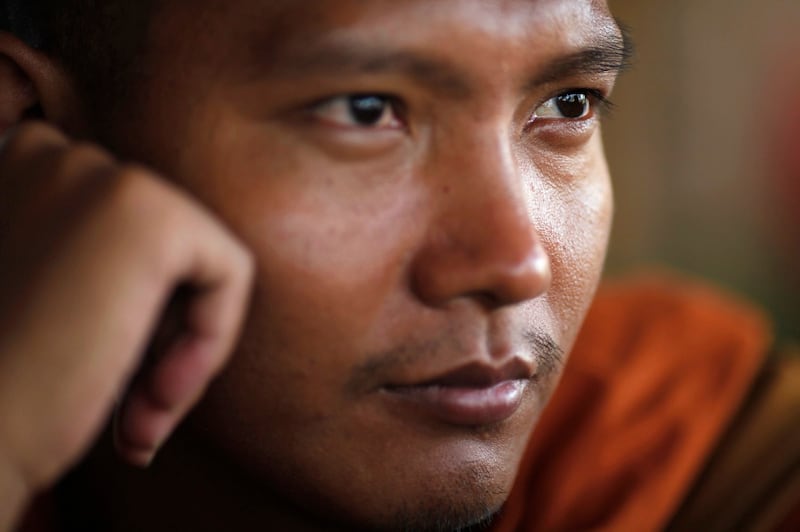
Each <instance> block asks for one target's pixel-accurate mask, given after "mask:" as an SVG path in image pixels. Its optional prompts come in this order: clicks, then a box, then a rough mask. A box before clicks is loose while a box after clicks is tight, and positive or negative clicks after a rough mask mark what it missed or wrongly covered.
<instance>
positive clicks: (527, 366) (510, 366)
mask: <svg viewBox="0 0 800 532" xmlns="http://www.w3.org/2000/svg"><path fill="white" fill-rule="evenodd" d="M535 372H536V365H535V364H534V363H532V362H530V361H528V360H525V359H523V358H520V357H513V358H511V359H510V360H507V361H506V362H504V363H501V364H498V365H493V364H488V363H486V362H471V363H468V364H464V365H462V366H458V367H456V368H453V369H451V370H447V371H444V372H442V373H441V374H439V375H437V376H435V377H433V378H430V379H424V380H420V381H417V382H414V383H408V384H393V385H389V386H388V387H387V388H389V389H399V388H421V387H426V386H444V387H453V388H490V387H492V386H495V385H497V384H500V383H501V382H507V381H515V380H527V379H531V378H532V377H533V376H534V375H535Z"/></svg>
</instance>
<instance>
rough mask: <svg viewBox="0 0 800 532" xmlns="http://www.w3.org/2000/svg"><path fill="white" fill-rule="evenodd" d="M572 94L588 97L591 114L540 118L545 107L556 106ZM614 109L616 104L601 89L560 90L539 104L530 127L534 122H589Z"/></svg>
mask: <svg viewBox="0 0 800 532" xmlns="http://www.w3.org/2000/svg"><path fill="white" fill-rule="evenodd" d="M570 94H583V95H585V96H587V98H588V100H589V112H588V113H587V115H586V116H582V117H576V118H570V117H552V116H540V115H537V112H538V111H539V110H540V109H542V108H543V107H544V106H545V105H548V104H552V105H553V106H556V105H557V104H556V103H555V102H556V100H557V99H558V98H560V97H563V96H566V95H570ZM613 109H614V104H613V103H612V102H611V101H610V100H609V99H608V97H607V96H606V93H605V91H602V90H599V89H589V88H576V89H567V90H560V91H559V92H558V93H557V94H554V95H552V96H551V97H549V98H547V99H546V100H545V101H544V102H542V103H541V104H539V106H538V107H536V109H535V110H534V112H533V114H532V115H531V117H530V119H529V121H528V126H531V125H532V124H533V123H534V122H536V121H538V120H566V121H578V120H587V119H590V118H593V117H596V116H598V115H599V116H601V117H602V116H606V115H608V114H609V113H610V112H611V111H612V110H613Z"/></svg>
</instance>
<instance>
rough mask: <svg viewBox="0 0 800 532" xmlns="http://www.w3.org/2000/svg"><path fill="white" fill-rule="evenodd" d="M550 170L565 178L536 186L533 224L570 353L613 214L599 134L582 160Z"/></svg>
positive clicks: (593, 286)
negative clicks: (547, 262) (545, 253)
mask: <svg viewBox="0 0 800 532" xmlns="http://www.w3.org/2000/svg"><path fill="white" fill-rule="evenodd" d="M547 171H548V172H549V175H556V176H563V178H562V179H560V180H547V181H545V182H544V184H542V185H540V186H537V187H535V189H536V196H535V199H534V200H533V201H534V202H535V203H536V207H535V211H534V212H535V213H536V214H535V222H534V223H535V224H536V227H537V230H538V231H539V233H540V235H541V237H542V239H543V241H544V245H545V247H546V249H547V250H548V252H549V255H550V260H551V267H552V270H553V281H552V285H551V288H550V290H549V291H548V294H547V296H546V299H547V303H548V305H549V307H550V310H551V311H552V312H553V313H554V314H555V316H554V322H555V323H558V324H560V329H561V330H560V333H561V335H562V346H564V347H565V348H570V347H571V345H572V342H573V341H574V339H575V336H576V335H577V332H578V329H579V328H580V325H581V323H582V322H583V318H584V316H585V314H586V312H587V310H588V308H589V305H590V304H591V301H592V298H593V296H594V292H595V290H596V288H597V285H598V283H599V281H600V276H601V273H602V269H603V263H604V261H605V255H606V248H607V245H608V237H609V234H610V229H611V220H612V215H613V197H612V192H611V183H610V178H609V173H608V167H607V165H606V161H605V156H604V154H603V149H602V143H601V142H600V137H599V135H596V136H595V138H594V139H593V140H592V142H591V144H590V146H589V148H588V149H587V151H586V153H585V154H584V155H583V156H581V157H578V158H573V159H569V160H565V161H563V162H560V163H556V164H555V165H554V166H553V167H550V168H548V169H547ZM575 176H577V177H575Z"/></svg>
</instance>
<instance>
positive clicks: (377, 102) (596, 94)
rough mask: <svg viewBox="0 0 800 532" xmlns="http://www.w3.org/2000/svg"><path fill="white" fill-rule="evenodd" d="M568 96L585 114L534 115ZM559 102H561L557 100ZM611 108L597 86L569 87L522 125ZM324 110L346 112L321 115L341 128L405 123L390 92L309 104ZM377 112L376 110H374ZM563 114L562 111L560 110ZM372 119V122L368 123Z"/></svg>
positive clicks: (400, 107)
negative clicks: (577, 101)
mask: <svg viewBox="0 0 800 532" xmlns="http://www.w3.org/2000/svg"><path fill="white" fill-rule="evenodd" d="M568 96H580V97H583V98H586V100H587V101H586V104H587V105H588V106H589V109H588V110H587V112H586V114H585V116H580V117H573V118H570V117H561V118H559V117H547V116H544V117H543V116H537V115H536V111H538V110H540V109H542V108H543V107H544V106H545V105H547V104H549V103H551V102H555V101H556V100H557V99H559V98H564V97H568ZM561 103H563V102H561ZM553 105H554V106H558V103H553ZM613 109H614V104H613V103H612V102H611V101H610V100H609V99H608V98H607V97H606V96H605V94H604V93H603V92H602V91H600V90H598V89H587V88H582V89H569V90H565V91H561V92H559V93H558V94H556V95H554V96H552V97H550V98H548V99H547V100H545V101H544V102H542V103H541V104H539V106H537V108H536V111H534V114H533V115H531V117H530V119H529V121H528V123H527V124H526V129H527V128H530V127H531V126H533V124H534V123H535V122H537V121H539V120H547V121H551V120H567V121H579V120H586V119H588V118H591V117H594V116H597V115H600V116H606V115H608V114H609V113H610V112H611V111H612V110H613ZM387 111H391V112H392V114H393V116H392V117H391V118H390V119H389V122H388V123H387V124H384V125H380V122H382V121H384V119H385V116H384V115H385V114H386V112H387ZM326 112H327V113H328V114H331V115H335V114H336V113H339V114H340V115H341V114H343V113H346V114H347V115H348V116H347V117H346V118H345V119H344V120H342V116H338V117H336V116H334V117H333V118H329V119H325V117H324V116H323V118H322V119H323V121H325V122H327V123H328V124H329V125H332V126H335V127H341V128H352V129H378V130H380V129H390V130H391V129H401V128H403V127H405V126H406V124H405V106H404V105H403V102H402V101H401V100H400V99H398V98H396V97H393V96H389V95H386V94H380V93H374V94H372V93H353V94H344V95H340V96H335V97H332V98H328V99H325V100H322V101H320V102H318V103H316V104H314V105H313V106H312V107H311V114H312V115H314V116H316V117H317V118H319V117H320V116H321V115H324V113H326ZM376 112H377V114H375V113H376ZM356 113H361V115H362V116H361V117H359V116H357V114H356ZM562 114H563V113H562ZM348 118H349V119H350V121H351V122H352V123H351V124H342V122H343V121H346V120H347V119H348ZM359 118H366V120H365V121H364V122H367V123H359ZM373 120H374V122H376V123H370V122H372V121H373Z"/></svg>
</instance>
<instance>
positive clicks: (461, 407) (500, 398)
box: [389, 380, 528, 427]
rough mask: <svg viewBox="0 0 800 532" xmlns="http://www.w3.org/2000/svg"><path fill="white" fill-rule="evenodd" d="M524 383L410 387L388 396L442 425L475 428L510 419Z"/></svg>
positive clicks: (391, 391)
mask: <svg viewBox="0 0 800 532" xmlns="http://www.w3.org/2000/svg"><path fill="white" fill-rule="evenodd" d="M527 383H528V381H526V380H513V381H504V382H501V383H498V384H496V385H494V386H491V387H488V388H462V387H455V386H410V387H407V388H394V389H390V390H389V393H390V394H392V396H394V397H396V398H398V399H400V400H401V401H406V402H411V403H413V406H415V407H417V408H421V409H423V410H424V411H426V412H427V413H429V414H430V415H432V416H433V417H434V418H437V419H438V420H440V421H442V422H444V423H448V424H451V425H460V426H468V427H479V426H486V425H493V424H496V423H500V422H501V421H505V420H506V419H508V418H510V417H511V416H512V415H513V414H514V412H516V411H517V410H518V409H519V407H520V404H521V403H522V397H523V395H524V393H525V386H526V384H527Z"/></svg>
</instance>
